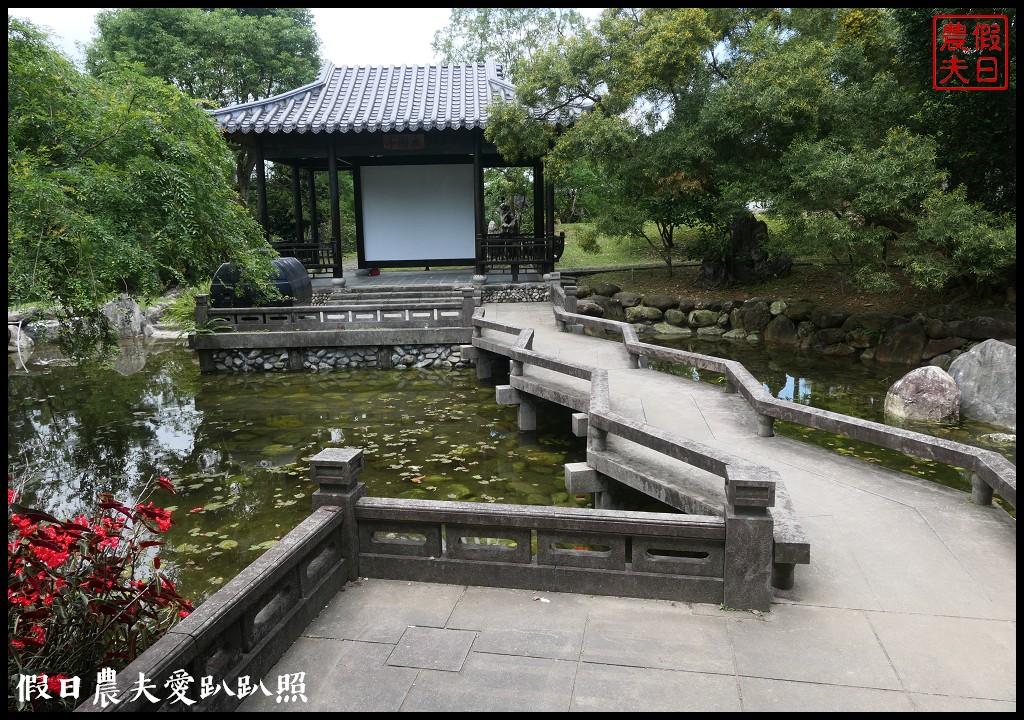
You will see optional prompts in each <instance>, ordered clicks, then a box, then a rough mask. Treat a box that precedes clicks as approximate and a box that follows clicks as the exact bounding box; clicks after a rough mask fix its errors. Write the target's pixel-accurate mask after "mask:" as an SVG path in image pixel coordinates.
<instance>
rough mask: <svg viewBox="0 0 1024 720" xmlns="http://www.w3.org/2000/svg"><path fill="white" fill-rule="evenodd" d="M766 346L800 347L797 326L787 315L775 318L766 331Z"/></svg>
mask: <svg viewBox="0 0 1024 720" xmlns="http://www.w3.org/2000/svg"><path fill="white" fill-rule="evenodd" d="M764 342H765V345H799V344H800V338H799V337H797V334H796V325H794V324H793V321H792V320H790V319H789V318H788V317H786V316H785V315H777V316H775V317H774V318H773V319H772V321H771V322H770V323H768V326H767V327H766V328H765V329H764Z"/></svg>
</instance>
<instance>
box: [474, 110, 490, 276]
mask: <svg viewBox="0 0 1024 720" xmlns="http://www.w3.org/2000/svg"><path fill="white" fill-rule="evenodd" d="M483 132H484V131H483V130H480V129H479V128H478V129H476V130H474V131H473V221H474V222H473V226H474V227H475V228H476V244H475V248H476V270H475V271H476V274H477V275H483V274H484V246H483V240H484V237H486V235H487V226H486V225H485V222H486V218H485V217H484V163H483V158H482V157H481V154H482V153H483Z"/></svg>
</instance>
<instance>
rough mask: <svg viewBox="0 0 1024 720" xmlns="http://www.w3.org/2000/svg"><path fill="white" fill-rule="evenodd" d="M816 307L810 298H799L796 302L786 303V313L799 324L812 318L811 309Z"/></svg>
mask: <svg viewBox="0 0 1024 720" xmlns="http://www.w3.org/2000/svg"><path fill="white" fill-rule="evenodd" d="M815 307H817V306H816V305H815V304H814V303H812V302H811V301H809V300H797V301H796V302H790V303H786V309H785V311H784V314H785V316H786V317H788V318H789V319H790V320H792V321H793V322H795V323H797V324H799V323H802V322H804V321H805V320H810V318H811V311H813V310H814V308H815Z"/></svg>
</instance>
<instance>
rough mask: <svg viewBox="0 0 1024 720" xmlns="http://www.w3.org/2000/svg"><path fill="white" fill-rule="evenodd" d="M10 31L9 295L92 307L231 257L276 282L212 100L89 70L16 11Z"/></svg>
mask: <svg viewBox="0 0 1024 720" xmlns="http://www.w3.org/2000/svg"><path fill="white" fill-rule="evenodd" d="M7 40H8V47H7V75H8V125H7V182H8V201H7V209H8V214H7V238H8V246H7V247H8V251H7V253H8V254H7V258H8V262H7V265H8V276H7V278H8V279H7V290H8V300H9V302H11V303H26V302H32V301H41V302H44V303H47V304H49V305H51V306H53V307H54V308H56V309H64V310H65V311H67V313H68V314H69V315H75V316H84V315H87V314H88V313H89V311H94V310H95V308H96V307H97V306H98V305H100V304H101V303H102V302H104V301H105V300H106V299H107V298H108V297H109V296H111V295H113V294H116V293H118V292H128V293H132V294H154V293H157V292H160V291H162V290H164V289H166V288H167V287H169V286H173V285H177V284H185V283H195V282H197V281H199V280H200V279H203V278H208V277H209V276H210V273H211V272H212V271H213V269H215V268H216V267H217V266H218V265H219V264H220V263H221V262H228V261H230V262H234V263H237V264H238V265H239V267H240V269H241V270H242V272H243V274H244V276H245V277H246V278H247V279H249V280H250V281H251V282H253V283H255V284H257V285H264V286H266V285H267V282H266V279H267V276H268V275H269V274H270V270H271V268H270V263H269V259H270V257H271V256H272V252H271V250H270V248H269V247H268V246H267V244H266V242H265V241H264V240H263V237H262V233H261V232H260V229H259V227H258V226H257V225H256V223H255V222H254V221H253V220H252V218H251V217H250V216H249V214H248V213H247V212H246V211H245V210H244V208H242V207H241V206H240V205H239V204H238V203H237V201H236V195H235V193H234V191H233V189H232V186H231V168H232V165H231V153H230V151H229V150H228V148H227V146H226V144H225V143H224V140H223V138H222V137H221V136H220V133H219V132H218V131H217V129H216V128H215V127H214V125H213V124H212V123H211V122H210V120H209V118H208V117H207V115H206V113H205V112H203V110H201V109H200V108H198V107H196V105H195V103H194V102H193V101H192V100H191V99H189V98H188V97H186V96H185V95H184V94H183V93H181V92H180V91H179V90H177V89H176V88H174V87H172V86H170V85H168V84H166V83H164V82H162V81H158V80H154V79H152V78H147V77H143V76H140V75H138V74H137V73H135V72H132V71H130V70H124V71H119V72H111V73H110V74H107V75H105V76H104V78H103V79H95V78H92V77H90V76H88V75H85V74H82V73H80V72H79V71H78V70H77V69H75V67H74V65H73V64H72V63H71V62H70V61H69V60H67V59H66V58H64V57H63V56H62V55H61V54H60V53H59V52H57V51H56V50H55V49H54V48H53V46H52V45H51V43H50V42H49V40H48V38H47V37H46V35H45V34H44V33H42V32H41V31H39V30H38V29H37V28H35V27H34V26H33V25H31V24H30V23H28V22H24V21H21V20H18V19H16V18H12V17H11V16H8V28H7Z"/></svg>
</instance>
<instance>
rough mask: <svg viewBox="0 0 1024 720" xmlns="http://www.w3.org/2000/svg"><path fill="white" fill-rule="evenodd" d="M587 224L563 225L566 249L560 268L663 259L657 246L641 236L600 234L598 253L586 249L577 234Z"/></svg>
mask: <svg viewBox="0 0 1024 720" xmlns="http://www.w3.org/2000/svg"><path fill="white" fill-rule="evenodd" d="M585 225H586V224H585V223H574V224H571V225H569V224H566V225H562V226H560V227H559V228H558V230H559V231H561V232H564V233H565V252H564V253H563V254H562V259H561V260H559V261H558V264H557V267H560V268H578V267H605V266H609V265H633V264H636V263H652V262H661V258H660V257H658V254H657V253H656V252H655V251H654V249H653V248H652V247H651V246H650V245H649V244H647V242H646V241H644V240H642V239H632V238H621V237H608V236H606V235H598V244H599V245H600V247H601V249H600V251H599V252H597V253H588V252H585V251H584V250H583V249H582V248H581V247H580V246H579V243H578V242H577V241H576V233H577V232H579V231H580V230H581V229H582V228H583V227H585Z"/></svg>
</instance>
